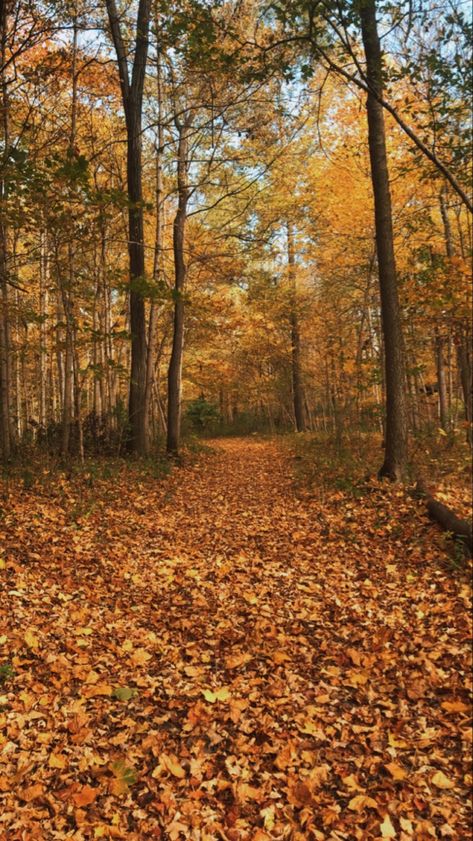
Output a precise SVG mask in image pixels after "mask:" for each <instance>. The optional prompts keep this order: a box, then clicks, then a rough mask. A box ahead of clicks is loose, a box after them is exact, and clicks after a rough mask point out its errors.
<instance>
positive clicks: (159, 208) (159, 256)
mask: <svg viewBox="0 0 473 841" xmlns="http://www.w3.org/2000/svg"><path fill="white" fill-rule="evenodd" d="M159 31H160V28H159V19H158V16H156V33H157V38H158V39H159V37H160V35H159ZM156 98H157V106H158V137H157V144H156V188H155V201H156V227H155V241H154V262H153V280H154V283H155V285H156V287H155V291H154V297H153V298H152V299H151V304H150V312H149V325H148V351H147V358H146V388H145V408H144V415H145V423H146V440H147V445H148V446H149V443H150V438H151V420H152V419H151V403H152V397H153V385H154V378H155V373H156V352H157V341H158V300H157V296H158V295H159V291H160V283H161V281H162V279H163V162H162V158H163V151H164V127H163V122H162V84H161V51H160V44H159V43H158V45H157V59H156Z"/></svg>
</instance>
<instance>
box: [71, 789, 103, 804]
mask: <svg viewBox="0 0 473 841" xmlns="http://www.w3.org/2000/svg"><path fill="white" fill-rule="evenodd" d="M98 793H99V790H98V788H92V786H82V788H81V790H80V791H78V792H76V794H73V795H72V799H73V801H74V803H75V804H76V806H79V807H80V806H89V805H90V804H91V803H93V802H94V800H95V798H96V797H97V795H98Z"/></svg>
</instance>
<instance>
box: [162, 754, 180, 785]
mask: <svg viewBox="0 0 473 841" xmlns="http://www.w3.org/2000/svg"><path fill="white" fill-rule="evenodd" d="M159 761H160V763H161V765H162V766H163V768H165V769H166V771H169V773H170V774H172V775H173V776H174V777H177V778H178V779H180V780H182V779H183V778H184V777H185V776H186V772H185V771H184V768H183V767H182V765H180V764H179V760H178V759H177V757H176V756H173V755H169V754H167V753H162V754H160V756H159Z"/></svg>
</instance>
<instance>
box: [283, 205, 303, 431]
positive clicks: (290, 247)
mask: <svg viewBox="0 0 473 841" xmlns="http://www.w3.org/2000/svg"><path fill="white" fill-rule="evenodd" d="M286 231H287V264H288V269H289V308H290V311H289V319H290V324H291V374H292V400H293V407H294V420H295V424H296V432H304V430H305V428H306V420H305V412H304V391H303V388H302V378H301V337H300V329H299V314H298V311H297V278H296V253H295V247H294V229H293V227H292V225H291V223H290V222H289V221H288V222H286Z"/></svg>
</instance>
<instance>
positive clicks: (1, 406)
mask: <svg viewBox="0 0 473 841" xmlns="http://www.w3.org/2000/svg"><path fill="white" fill-rule="evenodd" d="M7 41H8V10H7V3H6V2H2V3H1V5H0V61H1V68H2V69H1V74H0V130H1V132H2V145H3V155H2V158H1V160H0V168H1V172H0V430H1V446H2V453H3V458H4V459H5V460H7V459H9V458H10V455H11V450H12V440H13V434H12V420H11V370H10V316H9V300H8V297H9V296H8V280H9V278H8V274H9V262H8V260H9V253H8V250H9V249H8V239H9V236H8V221H7V201H8V177H7V174H6V170H7V167H8V158H9V154H10V103H9V93H8V80H7V76H6V70H5V61H6V58H7Z"/></svg>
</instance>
